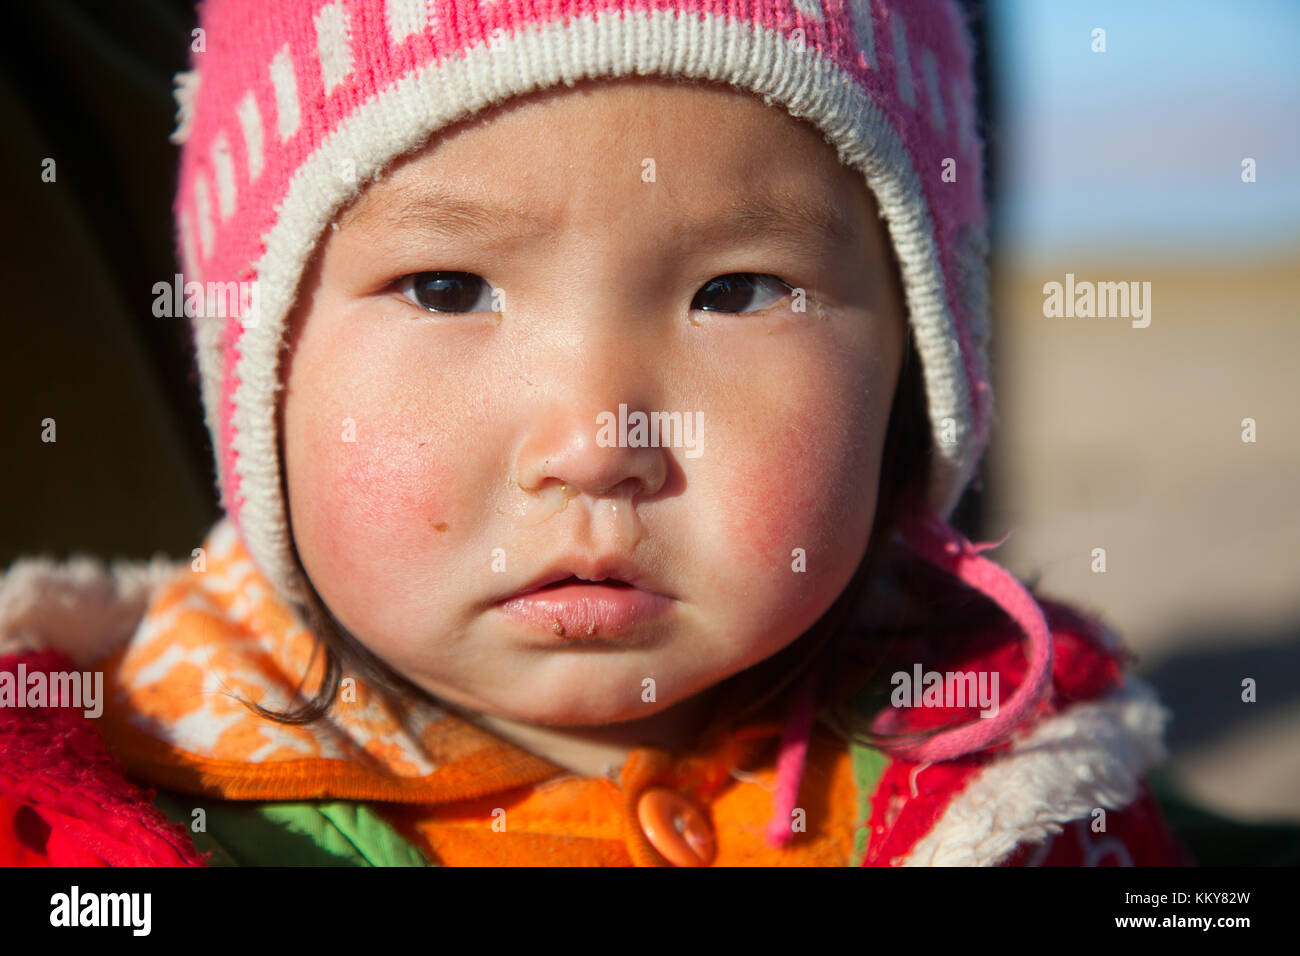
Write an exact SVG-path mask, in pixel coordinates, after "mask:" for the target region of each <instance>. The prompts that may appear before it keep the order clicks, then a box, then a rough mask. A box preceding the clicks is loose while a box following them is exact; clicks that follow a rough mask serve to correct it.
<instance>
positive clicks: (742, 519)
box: [719, 423, 838, 570]
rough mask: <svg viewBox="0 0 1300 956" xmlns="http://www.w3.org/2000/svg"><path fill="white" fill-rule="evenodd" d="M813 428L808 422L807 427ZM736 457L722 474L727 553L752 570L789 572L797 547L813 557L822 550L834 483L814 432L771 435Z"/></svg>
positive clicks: (833, 465) (749, 442)
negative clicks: (743, 562) (764, 568)
mask: <svg viewBox="0 0 1300 956" xmlns="http://www.w3.org/2000/svg"><path fill="white" fill-rule="evenodd" d="M810 424H811V423H810ZM743 445H744V446H747V448H748V449H749V450H748V451H746V452H744V453H739V454H736V455H734V457H733V458H732V462H734V466H733V465H732V462H729V463H728V467H727V469H726V473H727V476H728V477H727V480H726V483H725V485H724V490H723V499H722V501H721V502H719V507H720V508H721V519H722V524H723V528H724V531H725V533H726V537H727V540H728V542H729V543H730V549H729V550H730V551H731V552H732V554H734V555H735V556H736V558H738V559H740V560H742V561H745V562H750V563H751V564H750V565H749V566H751V567H754V568H763V567H770V568H773V569H785V570H788V569H789V567H790V564H791V562H792V561H793V560H794V558H793V557H792V552H793V551H794V549H795V548H802V549H804V551H805V553H807V554H812V553H814V552H815V551H817V550H818V549H820V547H821V540H822V539H823V538H824V537H825V536H826V535H827V533H828V530H829V531H830V532H831V533H833V529H828V528H827V527H826V525H827V522H828V517H831V515H830V511H832V510H833V509H830V508H829V505H830V502H829V501H828V498H829V497H831V496H832V495H833V489H834V488H835V486H836V485H837V484H838V483H837V482H836V481H834V479H833V477H832V472H833V471H834V470H835V469H836V467H837V463H836V462H835V461H834V460H832V459H833V458H834V457H835V456H834V454H831V455H828V454H827V450H826V449H825V448H823V447H821V446H820V444H819V442H818V438H817V435H816V433H815V431H809V430H806V429H800V428H792V429H790V430H789V431H784V430H783V431H782V432H774V433H771V434H769V435H768V436H764V437H763V438H761V439H759V440H757V441H755V440H753V439H746V440H745V441H744V442H743Z"/></svg>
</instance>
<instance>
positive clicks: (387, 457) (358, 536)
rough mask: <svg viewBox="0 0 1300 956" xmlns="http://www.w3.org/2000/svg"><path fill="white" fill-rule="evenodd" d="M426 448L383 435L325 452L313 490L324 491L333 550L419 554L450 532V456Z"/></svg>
mask: <svg viewBox="0 0 1300 956" xmlns="http://www.w3.org/2000/svg"><path fill="white" fill-rule="evenodd" d="M427 448H428V446H427V444H426V446H425V447H424V448H421V447H419V442H418V441H417V440H416V439H415V438H413V437H411V436H397V435H388V436H385V435H382V434H381V435H375V436H366V440H365V441H364V442H363V441H362V439H361V437H360V436H358V440H357V442H355V443H345V442H341V441H340V442H338V443H337V445H336V447H333V448H330V449H329V450H328V452H327V454H326V457H325V458H324V460H323V461H321V462H320V463H319V464H320V466H321V468H322V469H323V478H324V480H323V481H321V482H319V484H318V485H317V487H321V488H326V489H328V492H327V494H326V495H325V496H323V497H324V498H325V500H323V501H322V502H321V507H322V509H323V512H322V518H323V520H324V521H325V531H326V534H327V535H328V536H329V538H330V540H331V543H332V545H333V546H334V547H336V548H339V549H345V550H347V551H351V552H354V553H356V552H361V553H365V554H367V555H375V556H380V555H394V556H395V555H400V554H402V553H404V552H421V551H425V550H426V547H425V545H426V544H427V542H429V541H430V540H433V539H436V537H437V536H438V535H440V534H442V533H444V532H445V530H446V529H447V528H448V527H450V526H451V524H452V522H453V520H454V519H453V517H452V516H451V515H449V514H448V507H449V497H450V496H449V488H450V487H451V484H452V468H451V467H450V466H449V465H448V464H447V461H448V458H449V456H446V455H441V456H440V455H437V454H426V453H425V452H426V451H427Z"/></svg>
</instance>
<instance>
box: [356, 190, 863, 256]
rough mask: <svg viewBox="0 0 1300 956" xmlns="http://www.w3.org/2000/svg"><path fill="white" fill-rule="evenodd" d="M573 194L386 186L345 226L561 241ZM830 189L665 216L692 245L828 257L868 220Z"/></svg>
mask: <svg viewBox="0 0 1300 956" xmlns="http://www.w3.org/2000/svg"><path fill="white" fill-rule="evenodd" d="M565 198H566V197H565V194H563V193H560V194H557V195H554V196H546V197H544V198H540V199H534V200H533V201H528V202H522V201H519V199H518V198H517V197H515V196H513V195H512V194H511V191H510V189H509V187H508V185H503V186H502V188H500V189H497V190H493V189H475V188H466V187H465V186H463V185H458V184H452V183H447V182H443V181H439V180H436V179H419V178H404V179H403V180H401V181H388V182H379V183H376V184H374V185H373V186H372V187H371V188H370V189H369V190H367V191H366V192H365V193H363V195H362V196H361V197H360V199H359V200H358V201H357V203H355V204H354V205H353V206H352V207H350V208H349V209H348V210H347V211H346V212H345V213H344V214H343V215H342V216H341V217H340V218H339V228H340V229H347V230H349V231H360V232H363V233H365V232H371V231H375V230H380V229H382V230H386V231H388V230H402V231H406V230H409V231H411V232H415V233H429V234H435V233H436V234H440V235H446V236H457V237H460V236H466V237H480V238H483V239H485V240H486V239H487V238H489V237H490V236H492V235H494V234H500V235H503V236H512V237H526V236H537V237H545V236H548V235H554V234H555V233H556V232H557V231H558V230H561V229H563V228H565V226H566V224H567V225H568V226H574V225H577V224H580V223H575V218H576V219H581V214H579V215H578V216H577V217H575V216H571V215H569V214H568V212H567V210H566V203H565ZM836 199H837V197H836V196H835V194H834V192H833V191H832V190H830V189H826V190H824V191H823V190H818V189H808V188H795V187H793V186H792V185H791V184H789V183H788V182H787V183H784V184H780V185H777V186H775V187H767V188H758V187H755V186H753V185H752V184H747V183H743V182H738V183H737V184H736V187H735V188H734V189H730V190H727V191H725V192H723V193H718V192H711V193H710V195H709V196H708V201H707V202H703V203H681V204H671V205H670V206H669V207H668V208H667V209H666V211H665V215H666V216H667V217H669V218H671V220H672V222H673V223H674V234H675V235H676V236H677V237H679V238H680V239H682V240H683V241H684V242H686V241H689V240H690V239H692V238H693V237H695V236H698V237H700V238H701V239H706V238H708V237H710V236H722V235H725V236H729V237H732V238H743V237H749V236H760V235H761V236H764V237H766V238H768V239H770V240H775V241H783V242H785V243H787V244H789V245H791V246H803V247H807V246H808V245H809V244H810V243H812V244H814V245H815V246H816V247H820V248H825V249H827V250H834V249H843V248H846V247H851V246H853V245H855V244H856V243H857V242H858V241H859V236H860V233H861V229H862V223H863V218H862V217H861V216H859V215H858V214H857V207H856V206H854V205H853V204H851V203H847V202H844V201H836Z"/></svg>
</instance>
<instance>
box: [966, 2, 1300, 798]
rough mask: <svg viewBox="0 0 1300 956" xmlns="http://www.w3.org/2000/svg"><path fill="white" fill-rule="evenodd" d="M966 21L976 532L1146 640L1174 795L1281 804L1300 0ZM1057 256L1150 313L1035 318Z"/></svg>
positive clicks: (1104, 7) (1297, 536) (1297, 358)
mask: <svg viewBox="0 0 1300 956" xmlns="http://www.w3.org/2000/svg"><path fill="white" fill-rule="evenodd" d="M985 18H986V29H985V36H986V41H987V51H988V62H989V64H990V71H991V74H992V76H991V79H992V88H993V90H994V91H995V92H994V100H995V104H996V105H995V110H994V124H993V125H992V127H991V130H990V138H991V139H992V140H993V144H992V145H993V148H994V156H995V160H996V169H995V170H994V185H995V189H996V198H997V204H996V216H997V219H996V224H995V240H996V248H997V254H996V258H995V262H994V266H993V274H994V277H995V282H996V287H995V291H994V300H995V306H996V317H995V324H994V328H995V332H994V342H995V346H996V349H995V354H994V373H995V377H994V388H995V400H996V402H997V404H998V409H999V412H998V414H999V424H998V425H997V427H996V428H995V430H994V432H993V444H992V449H993V453H992V454H991V455H990V458H989V462H988V468H987V480H986V487H987V491H986V500H985V502H984V505H983V508H982V511H981V514H980V518H979V527H980V530H981V531H982V532H983V533H984V534H985V535H986V536H987V537H1001V536H1002V535H1003V534H1004V533H1006V532H1007V531H1011V532H1012V535H1011V538H1010V539H1009V540H1008V541H1007V543H1006V544H1005V545H1004V546H1003V547H1002V548H1001V549H999V550H998V551H997V552H995V555H996V556H997V557H998V560H1000V561H1001V562H1003V563H1004V564H1005V565H1006V566H1007V567H1008V568H1009V569H1010V570H1012V571H1013V572H1015V573H1016V574H1018V575H1019V576H1021V577H1023V578H1028V579H1031V580H1032V579H1033V578H1035V577H1037V579H1038V582H1039V587H1040V588H1041V589H1042V590H1043V591H1044V592H1045V593H1048V594H1051V595H1054V596H1060V597H1064V598H1068V599H1071V600H1073V601H1076V602H1078V603H1080V604H1081V605H1083V606H1085V607H1088V608H1090V609H1092V610H1095V611H1098V612H1101V613H1102V614H1103V615H1104V616H1105V618H1106V619H1107V620H1108V621H1109V622H1110V623H1111V624H1112V626H1113V627H1114V628H1115V629H1116V630H1118V631H1119V633H1120V634H1121V635H1122V636H1123V637H1124V638H1125V640H1126V641H1127V643H1128V644H1129V645H1130V646H1131V647H1132V648H1133V650H1135V651H1136V652H1137V653H1138V655H1139V656H1140V662H1139V665H1138V672H1139V673H1140V674H1142V675H1143V676H1144V677H1146V678H1147V679H1149V680H1150V681H1151V682H1152V683H1153V684H1154V685H1155V686H1156V688H1157V689H1158V690H1159V692H1160V694H1161V696H1162V698H1163V700H1164V702H1165V703H1166V705H1167V706H1168V707H1170V709H1171V710H1173V712H1174V721H1173V723H1172V725H1171V726H1170V730H1169V736H1168V741H1169V744H1170V747H1171V749H1172V751H1173V760H1172V761H1171V763H1170V765H1169V768H1168V771H1169V773H1170V774H1171V776H1172V778H1173V779H1174V780H1175V781H1176V782H1177V783H1178V784H1179V785H1180V787H1181V788H1182V789H1183V790H1184V791H1185V792H1186V793H1188V794H1189V795H1190V796H1192V797H1194V798H1195V799H1196V800H1197V801H1198V802H1200V803H1202V804H1204V805H1206V806H1209V807H1212V808H1214V809H1216V810H1218V811H1220V812H1224V813H1228V814H1230V815H1231V816H1234V817H1237V818H1239V819H1250V820H1260V819H1265V818H1286V819H1291V820H1300V557H1298V556H1297V547H1296V544H1297V541H1300V502H1298V501H1297V493H1298V492H1300V399H1298V398H1297V393H1296V388H1297V384H1298V383H1300V56H1298V55H1297V50H1300V4H1297V3H1294V2H1292V0H1245V2H1241V3H1233V4H1222V3H1211V2H1198V0H1144V2H1142V3H1133V2H1128V0H1088V2H1069V0H1051V2H1044V0H996V2H991V3H989V4H988V5H987V8H986V14H985ZM1096 28H1101V29H1104V30H1105V42H1106V51H1105V52H1104V53H1100V52H1093V50H1092V45H1093V30H1094V29H1096ZM1246 158H1250V159H1253V160H1254V161H1255V181H1254V182H1243V181H1242V173H1243V166H1242V163H1243V160H1245V159H1246ZM1067 273H1073V275H1074V276H1075V279H1076V281H1079V280H1090V281H1095V282H1107V281H1113V282H1121V281H1124V282H1126V281H1137V282H1150V283H1151V314H1150V319H1151V324H1150V326H1148V327H1147V328H1133V327H1132V324H1131V322H1130V321H1129V320H1127V319H1123V318H1048V317H1045V316H1044V314H1043V303H1044V298H1045V297H1044V294H1043V285H1044V283H1046V282H1052V281H1055V282H1060V283H1064V282H1065V277H1066V274H1067ZM1244 418H1253V419H1254V420H1255V422H1256V439H1257V440H1256V441H1255V442H1254V443H1253V444H1251V443H1244V442H1243V441H1242V419H1244ZM1094 548H1104V549H1105V554H1106V571H1105V573H1097V572H1094V571H1093V570H1092V566H1093V549H1094ZM1247 677H1249V678H1253V679H1254V680H1255V681H1256V683H1257V686H1258V691H1257V701H1256V702H1255V703H1243V702H1242V700H1241V694H1242V686H1241V683H1242V680H1243V679H1245V678H1247Z"/></svg>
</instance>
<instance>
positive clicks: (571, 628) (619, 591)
mask: <svg viewBox="0 0 1300 956" xmlns="http://www.w3.org/2000/svg"><path fill="white" fill-rule="evenodd" d="M672 603H673V602H672V600H671V599H670V598H666V597H664V596H663V595H661V594H652V593H650V592H649V591H642V590H640V589H638V588H613V587H609V586H607V585H602V584H566V585H564V586H563V587H558V588H546V589H544V590H538V591H529V592H528V593H527V594H521V595H520V596H519V597H514V598H511V599H510V600H508V601H503V602H502V603H500V604H498V605H497V606H498V607H499V608H500V609H501V611H502V613H503V614H505V615H506V616H507V617H511V618H514V619H515V620H517V621H520V622H522V623H525V624H531V625H532V626H534V627H536V628H537V629H538V630H541V631H545V632H546V633H547V634H551V635H553V636H554V637H557V638H559V639H561V640H565V641H580V640H584V639H587V638H608V637H613V636H616V635H619V634H625V633H627V632H629V631H630V630H632V628H633V627H635V626H636V625H637V624H641V623H643V622H645V621H650V620H653V619H654V618H657V617H659V616H660V615H662V614H664V613H666V612H667V611H668V609H669V608H670V607H672Z"/></svg>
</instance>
